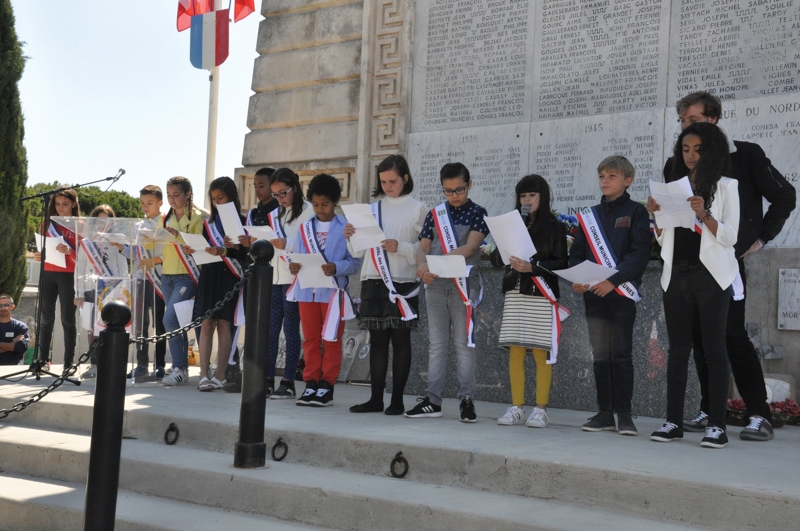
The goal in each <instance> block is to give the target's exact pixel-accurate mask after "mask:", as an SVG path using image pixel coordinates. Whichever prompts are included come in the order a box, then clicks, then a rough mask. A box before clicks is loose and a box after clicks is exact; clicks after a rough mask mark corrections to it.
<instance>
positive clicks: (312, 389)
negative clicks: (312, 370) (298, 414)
mask: <svg viewBox="0 0 800 531" xmlns="http://www.w3.org/2000/svg"><path fill="white" fill-rule="evenodd" d="M316 396H317V382H315V381H314V380H309V381H307V382H306V390H305V391H303V394H302V395H300V396H299V397H298V398H297V400H296V401H295V404H297V405H298V406H307V405H308V403H309V402H311V399H312V398H315V397H316Z"/></svg>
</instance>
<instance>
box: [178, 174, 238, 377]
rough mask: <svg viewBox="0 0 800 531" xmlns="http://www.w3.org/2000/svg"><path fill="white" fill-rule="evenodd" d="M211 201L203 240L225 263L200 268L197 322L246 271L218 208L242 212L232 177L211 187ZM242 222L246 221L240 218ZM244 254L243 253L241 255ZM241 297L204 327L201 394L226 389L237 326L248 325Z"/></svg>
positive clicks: (209, 190)
mask: <svg viewBox="0 0 800 531" xmlns="http://www.w3.org/2000/svg"><path fill="white" fill-rule="evenodd" d="M208 199H209V203H210V204H211V218H209V219H207V220H205V221H204V222H203V237H205V238H206V240H208V243H209V245H210V247H208V248H206V249H205V251H206V252H207V253H208V254H211V255H214V256H220V257H222V261H221V262H213V263H210V264H203V265H202V266H201V268H200V282H199V283H198V285H197V296H196V297H195V300H194V315H193V316H192V317H193V318H194V319H197V318H198V317H200V316H202V315H204V314H205V313H206V312H207V311H208V310H210V309H211V308H213V307H214V306H216V304H217V303H218V302H219V301H221V300H222V299H223V298H224V297H225V295H226V294H227V293H228V292H229V291H230V290H231V289H233V286H234V285H235V284H236V283H237V282H238V281H239V280H240V279H241V278H242V276H243V275H244V270H243V269H242V265H241V263H240V262H239V255H240V251H239V244H234V242H233V240H232V239H231V237H230V236H226V235H225V228H224V227H223V226H222V221H221V220H220V216H219V212H218V210H217V206H218V205H224V204H226V203H233V204H234V205H235V206H236V212H241V210H242V208H241V205H240V203H239V192H238V191H237V189H236V183H234V182H233V179H231V178H230V177H217V178H216V179H214V180H213V181H211V185H210V186H209V187H208ZM239 217H240V218H241V220H240V221H244V218H243V217H242V216H241V215H240V216H239ZM184 250H185V252H186V253H187V254H192V253H193V252H194V250H193V249H191V248H189V247H188V246H184ZM241 254H243V253H241ZM243 304H244V303H243V301H241V300H239V297H236V296H235V297H233V298H232V299H230V300H229V301H228V302H226V303H225V304H224V305H223V306H222V308H221V309H219V310H217V311H216V312H215V313H214V314H212V316H211V317H209V318H208V319H206V320H205V321H203V323H202V324H201V325H200V349H199V350H200V382H199V383H198V385H197V388H198V389H199V390H200V391H214V390H216V389H222V386H223V385H225V370H226V369H227V368H228V358H229V357H230V353H231V346H232V343H233V325H234V323H235V324H237V325H239V326H241V325H243V324H244V306H243ZM215 330H216V332H217V370H216V373H215V374H214V375H213V376H211V377H210V378H209V372H208V370H209V363H210V360H211V346H212V343H213V340H214V331H215Z"/></svg>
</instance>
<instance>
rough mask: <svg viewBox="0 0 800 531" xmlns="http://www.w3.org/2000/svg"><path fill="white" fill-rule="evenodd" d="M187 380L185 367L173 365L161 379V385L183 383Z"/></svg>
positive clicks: (187, 374) (187, 375)
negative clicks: (180, 367)
mask: <svg viewBox="0 0 800 531" xmlns="http://www.w3.org/2000/svg"><path fill="white" fill-rule="evenodd" d="M188 381H189V373H188V372H187V371H186V370H185V369H178V368H177V367H173V368H172V370H171V371H170V372H169V374H167V375H165V376H164V378H163V379H162V380H161V383H162V384H163V385H183V384H185V383H186V382H188Z"/></svg>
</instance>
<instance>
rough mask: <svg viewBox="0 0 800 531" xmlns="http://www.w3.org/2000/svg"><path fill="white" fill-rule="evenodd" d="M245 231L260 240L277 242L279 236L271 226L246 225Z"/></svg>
mask: <svg viewBox="0 0 800 531" xmlns="http://www.w3.org/2000/svg"><path fill="white" fill-rule="evenodd" d="M244 228H245V230H246V231H247V232H249V233H250V236H253V237H254V238H258V239H259V240H267V241H269V240H277V239H278V235H277V234H275V231H274V230H272V227H270V226H269V225H245V227H244Z"/></svg>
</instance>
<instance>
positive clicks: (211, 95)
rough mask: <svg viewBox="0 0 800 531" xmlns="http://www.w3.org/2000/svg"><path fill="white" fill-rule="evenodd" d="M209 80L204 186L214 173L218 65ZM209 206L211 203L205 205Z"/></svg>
mask: <svg viewBox="0 0 800 531" xmlns="http://www.w3.org/2000/svg"><path fill="white" fill-rule="evenodd" d="M223 2H224V0H214V11H218V10H220V9H222V7H223ZM208 80H209V81H210V82H211V86H210V87H209V92H208V138H207V141H206V186H205V189H206V190H208V189H209V188H210V187H211V181H213V180H214V174H215V173H216V160H217V108H218V107H219V66H215V67H214V68H212V69H211V74H210V76H209V78H208ZM207 200H208V194H206V193H203V204H205V202H206V201H207ZM205 206H206V208H209V209H210V208H211V205H205Z"/></svg>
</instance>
